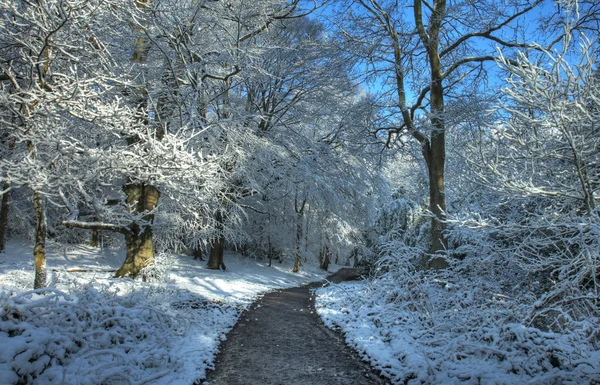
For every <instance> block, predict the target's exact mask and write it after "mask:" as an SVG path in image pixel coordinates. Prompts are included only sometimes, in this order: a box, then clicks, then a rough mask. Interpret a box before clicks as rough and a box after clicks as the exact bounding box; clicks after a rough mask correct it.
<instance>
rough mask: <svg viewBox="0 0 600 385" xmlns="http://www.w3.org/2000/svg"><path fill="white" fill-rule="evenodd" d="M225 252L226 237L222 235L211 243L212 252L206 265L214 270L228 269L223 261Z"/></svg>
mask: <svg viewBox="0 0 600 385" xmlns="http://www.w3.org/2000/svg"><path fill="white" fill-rule="evenodd" d="M224 254H225V238H223V237H222V236H221V237H219V238H217V240H216V241H214V242H213V243H212V244H211V245H210V254H209V257H208V263H207V264H206V267H207V268H209V269H212V270H219V269H221V270H227V267H226V266H225V263H224V262H223V255H224Z"/></svg>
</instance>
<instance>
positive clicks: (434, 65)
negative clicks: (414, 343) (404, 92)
mask: <svg viewBox="0 0 600 385" xmlns="http://www.w3.org/2000/svg"><path fill="white" fill-rule="evenodd" d="M429 60H430V65H431V91H430V95H429V97H430V101H431V114H432V117H431V123H432V126H433V131H432V133H431V142H430V146H429V148H428V149H427V148H425V149H424V152H425V151H426V150H428V151H427V154H424V156H425V159H426V161H427V171H428V174H429V209H430V210H431V213H432V214H433V216H432V217H431V247H430V249H429V253H430V254H445V253H446V250H447V249H448V241H447V239H446V235H445V231H446V194H445V192H444V167H445V163H446V133H445V131H446V126H445V122H444V117H443V114H444V89H443V86H442V75H441V63H440V58H439V55H438V52H437V49H435V50H433V48H430V50H429ZM429 266H430V267H432V268H434V269H445V268H446V267H448V262H447V261H446V259H445V258H443V257H441V256H438V257H434V258H433V259H432V260H431V261H430V263H429Z"/></svg>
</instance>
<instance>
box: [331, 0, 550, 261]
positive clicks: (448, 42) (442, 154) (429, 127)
mask: <svg viewBox="0 0 600 385" xmlns="http://www.w3.org/2000/svg"><path fill="white" fill-rule="evenodd" d="M540 4H541V1H540V0H536V1H533V2H528V3H525V4H521V3H519V4H517V3H514V4H513V3H510V4H498V3H497V2H494V1H489V2H484V3H482V2H477V3H469V2H463V3H458V4H453V5H452V7H450V6H449V4H448V3H447V2H446V1H445V0H435V1H433V2H432V3H429V2H424V1H422V0H415V1H408V2H398V1H376V0H356V1H350V2H347V3H344V5H343V6H342V12H343V15H342V14H341V13H338V14H336V16H337V19H336V20H342V21H341V22H337V21H333V23H334V24H335V25H336V26H337V27H338V30H339V33H340V35H341V36H342V44H343V45H344V48H345V49H346V52H347V54H348V55H351V56H352V57H353V58H354V60H356V61H357V62H358V63H359V66H358V68H359V69H358V70H359V71H362V72H365V73H366V75H365V79H366V80H368V81H372V82H376V83H375V84H377V85H381V86H383V91H382V93H381V95H380V96H381V98H380V107H381V108H382V116H381V121H380V122H379V127H378V132H379V133H381V132H385V133H387V135H388V140H387V145H388V146H391V145H392V144H393V143H394V140H393V139H394V138H397V139H396V141H399V142H400V143H401V142H402V141H403V140H404V139H403V137H404V136H405V135H408V136H411V137H412V138H413V139H414V140H416V141H417V142H418V143H419V145H420V146H421V153H422V156H423V159H424V161H425V163H426V166H427V173H428V181H429V210H430V212H431V246H430V248H429V254H430V255H433V259H431V260H430V261H429V266H430V267H433V268H444V267H446V266H447V262H446V260H445V258H444V257H443V256H441V255H440V254H444V253H445V250H446V249H447V247H448V243H447V239H446V237H445V230H446V189H445V183H446V181H445V158H446V137H445V136H446V128H447V120H448V115H447V112H446V111H445V110H446V104H447V102H446V99H448V98H459V97H460V96H461V94H465V93H473V91H474V89H473V87H475V89H476V87H477V81H478V80H481V79H483V78H484V77H485V75H484V74H485V73H486V67H485V63H486V62H492V61H493V60H494V57H495V54H494V45H496V44H497V45H500V46H503V47H507V48H516V47H520V48H534V47H536V45H535V44H530V43H528V42H524V41H519V40H518V39H516V38H514V36H516V34H515V35H513V32H515V28H518V27H514V26H515V25H517V26H518V25H519V24H518V23H519V22H521V21H522V20H523V18H524V16H525V15H527V14H528V13H529V12H530V11H531V10H533V9H536V8H537V7H539V6H540ZM410 8H412V10H413V12H412V14H409V13H407V12H406V10H407V9H410ZM482 9H485V15H483V14H482V12H481V10H482ZM472 15H479V16H480V17H479V16H478V17H473V16H472ZM467 17H468V18H469V20H468V21H467V20H466V18H467ZM467 84H468V86H467ZM411 99H412V100H411Z"/></svg>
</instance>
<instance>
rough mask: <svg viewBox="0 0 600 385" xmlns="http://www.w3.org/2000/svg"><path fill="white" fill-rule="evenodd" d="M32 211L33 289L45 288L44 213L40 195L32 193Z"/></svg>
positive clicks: (46, 276)
mask: <svg viewBox="0 0 600 385" xmlns="http://www.w3.org/2000/svg"><path fill="white" fill-rule="evenodd" d="M33 210H34V212H35V246H34V247H33V259H34V261H35V279H34V281H33V288H34V289H40V288H43V287H46V284H47V279H48V270H47V268H46V212H45V208H44V202H43V200H42V197H41V196H40V194H39V193H38V192H37V191H36V192H34V193H33Z"/></svg>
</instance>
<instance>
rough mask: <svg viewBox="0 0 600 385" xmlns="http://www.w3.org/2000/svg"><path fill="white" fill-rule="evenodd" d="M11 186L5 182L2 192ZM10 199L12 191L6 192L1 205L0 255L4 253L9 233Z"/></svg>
mask: <svg viewBox="0 0 600 385" xmlns="http://www.w3.org/2000/svg"><path fill="white" fill-rule="evenodd" d="M9 187H10V185H9V184H8V182H4V186H3V188H2V191H6V190H8V188H9ZM9 197H10V191H6V192H5V193H4V194H2V203H1V205H0V253H3V252H4V248H5V247H6V233H7V231H8V199H9Z"/></svg>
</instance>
